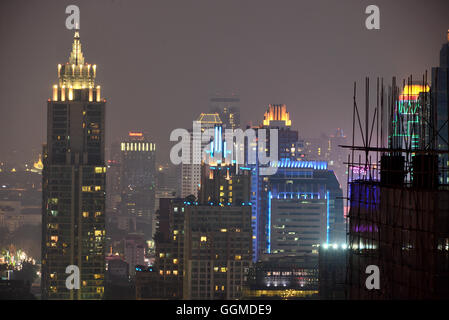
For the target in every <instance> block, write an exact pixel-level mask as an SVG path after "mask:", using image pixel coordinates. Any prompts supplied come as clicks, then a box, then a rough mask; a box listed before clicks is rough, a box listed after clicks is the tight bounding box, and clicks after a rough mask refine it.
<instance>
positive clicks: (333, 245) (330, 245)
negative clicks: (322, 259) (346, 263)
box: [322, 243, 348, 250]
mask: <svg viewBox="0 0 449 320" xmlns="http://www.w3.org/2000/svg"><path fill="white" fill-rule="evenodd" d="M322 247H323V249H334V250H338V249H342V250H346V249H347V248H348V246H347V244H346V243H342V244H338V243H324V244H322Z"/></svg>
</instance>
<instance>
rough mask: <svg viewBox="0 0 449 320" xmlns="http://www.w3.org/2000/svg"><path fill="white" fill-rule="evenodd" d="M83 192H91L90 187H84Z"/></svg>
mask: <svg viewBox="0 0 449 320" xmlns="http://www.w3.org/2000/svg"><path fill="white" fill-rule="evenodd" d="M82 190H83V192H89V191H90V186H83V187H82Z"/></svg>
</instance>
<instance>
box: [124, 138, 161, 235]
mask: <svg viewBox="0 0 449 320" xmlns="http://www.w3.org/2000/svg"><path fill="white" fill-rule="evenodd" d="M120 150H121V153H122V159H121V163H122V174H121V184H122V210H123V211H124V212H122V213H126V214H127V215H129V216H133V217H136V219H137V226H136V227H137V231H139V232H142V233H144V235H145V238H146V239H147V240H150V239H151V238H152V231H151V230H152V226H151V224H152V220H153V219H152V214H153V212H154V201H155V200H154V199H155V188H156V144H155V143H152V142H150V141H149V140H148V139H147V137H145V135H144V134H143V132H129V134H128V137H127V139H126V140H125V141H123V142H122V143H121V145H120Z"/></svg>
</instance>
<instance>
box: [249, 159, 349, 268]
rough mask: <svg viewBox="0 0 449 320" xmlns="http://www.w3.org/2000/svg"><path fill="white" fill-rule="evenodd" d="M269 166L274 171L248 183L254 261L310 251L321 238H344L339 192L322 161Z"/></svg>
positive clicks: (341, 240) (341, 239) (290, 162)
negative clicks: (251, 213) (271, 256)
mask: <svg viewBox="0 0 449 320" xmlns="http://www.w3.org/2000/svg"><path fill="white" fill-rule="evenodd" d="M272 165H273V166H276V167H277V168H278V170H277V172H276V174H274V175H270V176H259V179H258V181H257V180H255V179H253V181H252V191H253V192H252V197H251V202H252V203H253V209H254V207H255V210H253V227H254V240H253V246H254V248H255V249H254V257H253V259H254V261H257V260H259V259H261V258H262V257H263V255H265V254H278V255H280V256H283V255H295V254H299V255H301V254H315V255H316V254H317V246H318V245H319V244H320V243H322V242H344V238H345V225H344V220H343V199H342V190H341V188H340V185H339V183H338V181H337V179H336V177H335V174H334V173H333V172H332V171H330V170H328V167H327V163H326V162H319V161H290V160H285V159H284V160H280V161H278V162H275V163H272ZM256 201H257V203H256V205H254V203H255V202H256ZM314 247H316V248H314Z"/></svg>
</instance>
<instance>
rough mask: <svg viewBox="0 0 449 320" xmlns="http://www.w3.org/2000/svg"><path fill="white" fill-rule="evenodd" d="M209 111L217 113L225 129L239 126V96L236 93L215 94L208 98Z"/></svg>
mask: <svg viewBox="0 0 449 320" xmlns="http://www.w3.org/2000/svg"><path fill="white" fill-rule="evenodd" d="M209 106H210V112H212V113H218V115H219V116H220V119H221V121H222V122H223V126H224V127H226V128H227V129H237V128H240V98H239V96H238V95H237V94H235V93H232V94H229V95H223V94H216V95H214V96H213V97H211V98H210V99H209Z"/></svg>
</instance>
